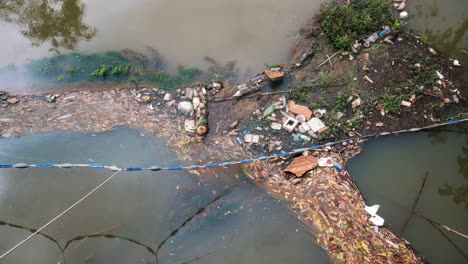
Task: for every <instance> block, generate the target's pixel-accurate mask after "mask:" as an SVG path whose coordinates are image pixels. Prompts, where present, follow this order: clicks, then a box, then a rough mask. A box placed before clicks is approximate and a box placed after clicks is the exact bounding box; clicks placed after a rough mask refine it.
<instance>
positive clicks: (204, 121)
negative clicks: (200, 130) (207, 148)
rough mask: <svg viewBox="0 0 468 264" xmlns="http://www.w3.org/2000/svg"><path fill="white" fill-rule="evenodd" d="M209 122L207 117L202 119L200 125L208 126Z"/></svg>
mask: <svg viewBox="0 0 468 264" xmlns="http://www.w3.org/2000/svg"><path fill="white" fill-rule="evenodd" d="M207 124H208V122H207V121H206V119H203V120H202V121H200V123H199V124H198V126H206V125H207Z"/></svg>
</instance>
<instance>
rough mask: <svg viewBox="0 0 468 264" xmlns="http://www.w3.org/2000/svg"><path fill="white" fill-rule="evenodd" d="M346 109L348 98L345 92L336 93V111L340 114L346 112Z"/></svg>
mask: <svg viewBox="0 0 468 264" xmlns="http://www.w3.org/2000/svg"><path fill="white" fill-rule="evenodd" d="M347 108H348V96H346V94H345V92H343V91H340V92H339V93H338V97H337V98H336V109H337V110H338V111H340V112H346V109H347Z"/></svg>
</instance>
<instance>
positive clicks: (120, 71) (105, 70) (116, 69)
mask: <svg viewBox="0 0 468 264" xmlns="http://www.w3.org/2000/svg"><path fill="white" fill-rule="evenodd" d="M129 70H130V65H116V66H108V65H101V68H99V69H96V70H94V71H93V72H92V73H91V74H90V75H89V76H91V77H96V78H105V77H106V76H108V75H109V73H110V76H112V77H119V76H124V75H128V71H129Z"/></svg>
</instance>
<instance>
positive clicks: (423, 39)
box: [421, 36, 428, 44]
mask: <svg viewBox="0 0 468 264" xmlns="http://www.w3.org/2000/svg"><path fill="white" fill-rule="evenodd" d="M427 41H428V38H427V36H421V42H422V43H423V44H426V43H427Z"/></svg>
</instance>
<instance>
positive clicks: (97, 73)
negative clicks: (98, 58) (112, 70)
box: [89, 65, 109, 78]
mask: <svg viewBox="0 0 468 264" xmlns="http://www.w3.org/2000/svg"><path fill="white" fill-rule="evenodd" d="M108 72H109V66H107V65H101V68H99V69H96V70H94V71H93V72H92V73H91V74H90V75H89V76H91V77H96V78H105V77H106V76H107V74H108Z"/></svg>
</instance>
